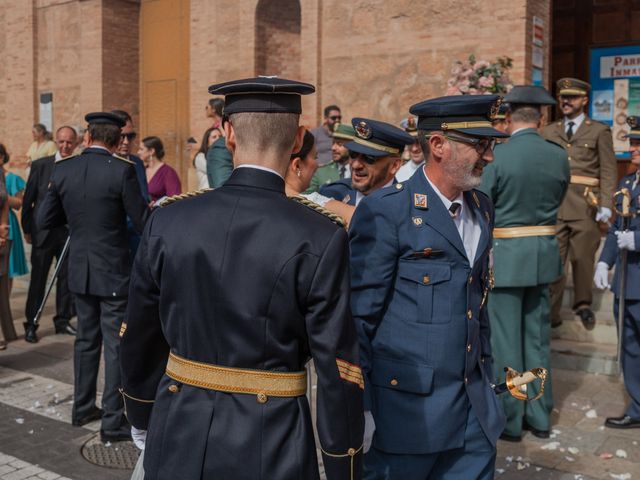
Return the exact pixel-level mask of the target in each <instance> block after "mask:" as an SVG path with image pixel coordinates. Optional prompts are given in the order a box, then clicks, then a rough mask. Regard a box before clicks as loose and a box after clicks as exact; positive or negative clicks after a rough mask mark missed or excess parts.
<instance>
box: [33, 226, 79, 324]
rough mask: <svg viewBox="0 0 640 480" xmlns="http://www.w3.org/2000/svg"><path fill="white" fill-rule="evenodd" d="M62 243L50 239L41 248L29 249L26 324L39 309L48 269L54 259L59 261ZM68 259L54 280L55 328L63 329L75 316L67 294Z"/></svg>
mask: <svg viewBox="0 0 640 480" xmlns="http://www.w3.org/2000/svg"><path fill="white" fill-rule="evenodd" d="M64 242H65V239H64V238H61V239H54V238H51V239H50V241H49V242H47V244H46V245H43V246H41V247H35V246H34V247H33V248H32V249H31V283H29V293H28V294H27V306H26V308H25V315H26V319H27V321H26V323H27V324H31V323H33V319H34V318H35V316H36V313H38V308H40V304H41V303H42V299H43V298H44V293H45V288H46V287H47V277H48V276H49V269H50V268H51V264H52V263H53V259H54V257H55V258H56V259H57V260H58V261H60V254H61V253H62V249H63V248H64ZM68 259H69V257H67V258H65V259H64V261H63V263H62V265H61V267H60V271H59V273H58V278H57V280H56V314H55V316H54V317H53V323H54V324H55V326H56V327H57V328H61V327H63V326H64V325H65V324H66V323H67V322H69V320H70V319H71V317H74V316H75V306H74V304H73V295H72V294H71V292H69V282H68V271H69V269H68V263H69V260H68Z"/></svg>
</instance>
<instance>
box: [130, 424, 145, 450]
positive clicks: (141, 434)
mask: <svg viewBox="0 0 640 480" xmlns="http://www.w3.org/2000/svg"><path fill="white" fill-rule="evenodd" d="M131 438H132V439H133V443H134V445H135V446H136V447H138V448H139V449H140V450H144V445H145V443H147V431H146V430H138V429H137V428H136V427H131Z"/></svg>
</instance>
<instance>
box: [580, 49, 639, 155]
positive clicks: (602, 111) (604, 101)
mask: <svg viewBox="0 0 640 480" xmlns="http://www.w3.org/2000/svg"><path fill="white" fill-rule="evenodd" d="M589 82H590V83H591V101H590V103H589V115H590V116H591V118H593V119H594V120H598V121H600V122H603V123H606V124H607V125H610V126H611V129H612V132H613V147H614V150H616V154H617V155H618V156H621V157H624V156H627V151H628V148H629V143H628V141H627V140H626V139H625V138H624V135H626V134H627V133H628V130H629V128H628V126H627V124H626V118H627V116H629V115H640V45H633V46H627V47H608V48H593V49H591V63H590V69H589Z"/></svg>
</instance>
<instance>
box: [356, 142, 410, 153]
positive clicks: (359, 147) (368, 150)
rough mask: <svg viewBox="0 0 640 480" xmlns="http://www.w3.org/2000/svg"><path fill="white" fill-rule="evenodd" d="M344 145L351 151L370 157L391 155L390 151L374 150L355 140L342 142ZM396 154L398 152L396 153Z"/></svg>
mask: <svg viewBox="0 0 640 480" xmlns="http://www.w3.org/2000/svg"><path fill="white" fill-rule="evenodd" d="M344 146H345V147H346V148H347V149H348V150H350V151H352V152H357V153H361V154H363V155H370V156H372V157H388V156H389V155H393V154H392V153H389V152H383V151H382V150H376V149H375V148H371V147H367V146H365V145H360V144H359V143H356V142H347V143H345V144H344ZM398 155H400V154H399V153H398Z"/></svg>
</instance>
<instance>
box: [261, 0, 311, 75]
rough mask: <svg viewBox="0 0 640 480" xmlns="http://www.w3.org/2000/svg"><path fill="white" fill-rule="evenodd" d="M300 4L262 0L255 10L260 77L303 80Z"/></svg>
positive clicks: (290, 0)
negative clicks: (301, 75) (301, 76)
mask: <svg viewBox="0 0 640 480" xmlns="http://www.w3.org/2000/svg"><path fill="white" fill-rule="evenodd" d="M300 22H301V19H300V2H299V1H298V0H260V1H259V2H258V6H257V7H256V46H255V48H256V51H255V69H256V74H257V75H278V76H279V77H283V78H291V79H298V78H300V26H301V25H300Z"/></svg>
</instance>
